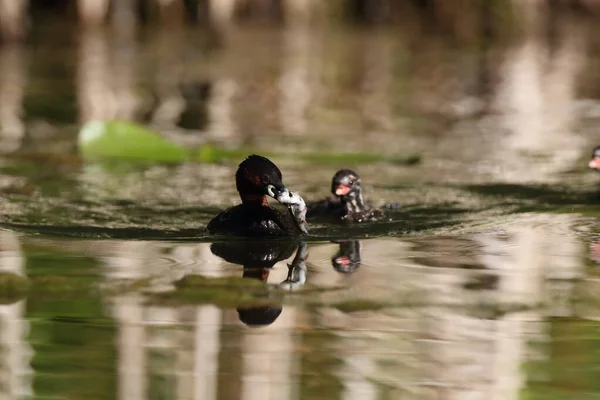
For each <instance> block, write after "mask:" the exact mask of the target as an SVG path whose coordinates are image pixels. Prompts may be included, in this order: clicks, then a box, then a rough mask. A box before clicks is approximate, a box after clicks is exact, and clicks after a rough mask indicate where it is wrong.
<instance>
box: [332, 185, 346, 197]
mask: <svg viewBox="0 0 600 400" xmlns="http://www.w3.org/2000/svg"><path fill="white" fill-rule="evenodd" d="M348 193H350V186H348V185H339V186H338V187H337V188H335V195H336V196H345V195H347V194H348Z"/></svg>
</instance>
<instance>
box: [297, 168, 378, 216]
mask: <svg viewBox="0 0 600 400" xmlns="http://www.w3.org/2000/svg"><path fill="white" fill-rule="evenodd" d="M331 193H332V195H331V196H330V197H329V198H327V199H324V200H321V201H319V202H316V203H313V204H310V205H309V206H308V213H307V216H308V218H309V219H317V218H328V219H334V220H338V221H345V222H365V221H378V220H381V219H383V218H384V217H385V216H384V213H383V212H382V211H381V210H379V209H375V208H373V207H372V206H371V205H370V204H369V203H367V202H366V201H365V199H364V196H363V190H362V186H361V182H360V177H359V176H358V174H357V173H356V172H354V171H352V170H349V169H342V170H339V171H338V172H336V174H335V175H334V176H333V179H332V181H331Z"/></svg>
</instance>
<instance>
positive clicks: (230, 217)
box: [207, 155, 301, 236]
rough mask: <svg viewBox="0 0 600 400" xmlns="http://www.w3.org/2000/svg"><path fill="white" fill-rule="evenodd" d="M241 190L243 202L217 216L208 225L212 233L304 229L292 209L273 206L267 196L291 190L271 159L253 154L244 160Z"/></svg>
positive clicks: (282, 232)
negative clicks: (297, 221) (296, 219)
mask: <svg viewBox="0 0 600 400" xmlns="http://www.w3.org/2000/svg"><path fill="white" fill-rule="evenodd" d="M235 183H236V188H237V191H238V192H239V194H240V198H241V199H242V204H240V205H237V206H235V207H231V208H229V209H227V210H225V211H223V212H221V213H219V214H218V215H217V216H216V217H214V218H213V219H212V220H211V221H210V222H209V224H208V227H207V228H208V231H209V232H210V233H215V234H222V235H235V236H284V235H299V234H300V233H301V230H300V228H298V225H297V224H296V221H295V220H294V218H293V217H292V215H291V214H290V213H289V212H282V211H279V210H276V209H274V208H271V207H270V206H269V202H268V201H267V196H271V197H273V198H277V195H278V194H279V193H281V192H282V191H284V190H287V189H286V188H285V186H284V184H283V182H282V175H281V171H280V170H279V168H277V166H276V165H275V164H273V163H272V162H271V161H270V160H269V159H267V158H265V157H262V156H258V155H251V156H249V157H248V158H246V159H245V160H244V161H242V162H241V163H240V165H239V167H238V169H237V172H236V173H235Z"/></svg>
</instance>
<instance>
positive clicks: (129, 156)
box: [79, 121, 420, 166]
mask: <svg viewBox="0 0 600 400" xmlns="http://www.w3.org/2000/svg"><path fill="white" fill-rule="evenodd" d="M79 148H80V150H81V153H82V155H83V156H84V157H86V158H90V159H123V160H131V161H154V162H163V163H182V162H186V161H196V162H201V163H217V162H221V161H226V160H235V161H239V160H242V159H244V158H245V157H247V156H248V155H250V154H260V155H263V156H265V157H268V158H273V159H277V158H285V159H287V160H294V159H295V160H299V161H305V162H309V163H311V164H334V165H340V166H342V165H348V164H350V165H357V164H371V163H376V162H386V163H394V164H405V165H410V164H415V163H418V162H419V160H420V158H419V155H417V154H408V155H394V156H388V155H380V154H370V153H327V152H317V153H315V152H297V153H275V152H272V151H261V150H258V149H249V148H238V149H226V148H222V147H218V146H216V145H214V144H210V143H207V144H203V145H202V146H200V147H198V148H195V149H188V148H185V147H183V146H179V145H177V144H175V143H173V142H171V141H169V140H168V139H166V138H164V137H162V136H161V135H160V134H159V133H158V132H155V131H152V130H150V129H147V128H145V127H143V126H140V125H138V124H135V123H132V122H124V121H109V122H101V121H93V122H88V123H87V124H85V125H84V126H83V127H82V128H81V130H80V132H79Z"/></svg>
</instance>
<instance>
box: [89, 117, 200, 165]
mask: <svg viewBox="0 0 600 400" xmlns="http://www.w3.org/2000/svg"><path fill="white" fill-rule="evenodd" d="M79 149H80V151H81V154H82V155H83V156H84V157H86V158H91V159H128V160H136V161H155V162H164V163H181V162H184V161H186V160H189V159H190V158H191V154H192V153H191V151H190V150H188V149H186V148H184V147H182V146H179V145H177V144H175V143H172V142H170V141H169V140H167V139H165V138H164V137H162V136H161V135H160V134H159V133H157V132H154V131H152V130H150V129H147V128H144V127H142V126H140V125H137V124H134V123H131V122H125V121H107V122H102V121H92V122H88V123H86V124H85V125H84V126H83V127H82V128H81V130H80V131H79Z"/></svg>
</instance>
